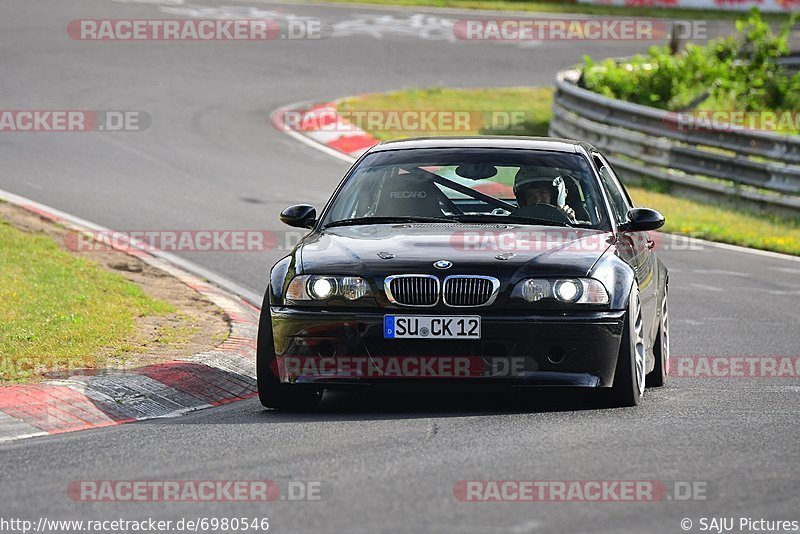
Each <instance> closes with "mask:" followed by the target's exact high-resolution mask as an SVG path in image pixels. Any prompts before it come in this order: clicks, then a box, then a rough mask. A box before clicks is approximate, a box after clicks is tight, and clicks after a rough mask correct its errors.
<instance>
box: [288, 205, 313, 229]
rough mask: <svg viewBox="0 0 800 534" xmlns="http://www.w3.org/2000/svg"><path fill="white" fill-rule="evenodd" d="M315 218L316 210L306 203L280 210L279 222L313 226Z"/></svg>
mask: <svg viewBox="0 0 800 534" xmlns="http://www.w3.org/2000/svg"><path fill="white" fill-rule="evenodd" d="M316 218H317V210H316V209H314V206H309V205H308V204H296V205H294V206H289V207H288V208H286V209H285V210H283V211H282V212H281V222H282V223H283V224H288V225H289V226H294V227H296V228H313V227H314V224H315V223H316V222H317V221H316Z"/></svg>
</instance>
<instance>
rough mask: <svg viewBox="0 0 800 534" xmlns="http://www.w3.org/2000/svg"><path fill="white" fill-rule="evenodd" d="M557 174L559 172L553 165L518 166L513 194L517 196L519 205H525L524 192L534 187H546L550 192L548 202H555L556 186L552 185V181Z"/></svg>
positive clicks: (558, 174)
mask: <svg viewBox="0 0 800 534" xmlns="http://www.w3.org/2000/svg"><path fill="white" fill-rule="evenodd" d="M559 176H560V173H559V172H558V170H557V169H554V168H553V167H537V166H528V167H520V169H519V170H518V171H517V175H516V177H514V196H515V197H516V198H517V203H518V204H519V205H520V206H524V205H526V204H527V202H526V200H525V192H526V191H527V190H528V189H530V188H534V187H536V188H540V187H545V188H547V191H548V192H549V193H550V204H553V203H555V200H556V197H557V195H558V188H557V187H556V186H555V185H553V181H554V180H555V179H556V178H558V177H559Z"/></svg>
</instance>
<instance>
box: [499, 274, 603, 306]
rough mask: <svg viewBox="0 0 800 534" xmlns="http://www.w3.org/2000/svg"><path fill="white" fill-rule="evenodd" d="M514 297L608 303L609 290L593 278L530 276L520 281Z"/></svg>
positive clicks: (576, 302) (565, 301) (573, 302)
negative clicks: (551, 278) (555, 278)
mask: <svg viewBox="0 0 800 534" xmlns="http://www.w3.org/2000/svg"><path fill="white" fill-rule="evenodd" d="M511 297H512V298H521V299H524V300H526V301H528V302H539V301H542V300H555V301H557V302H564V303H566V304H608V302H609V298H608V291H606V288H605V286H603V284H602V283H600V281H598V280H595V279H593V278H560V279H557V280H549V279H543V278H528V279H526V280H522V281H521V282H519V283H518V284H517V285H516V287H515V288H514V291H513V292H512V293H511Z"/></svg>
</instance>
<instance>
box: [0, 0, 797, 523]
mask: <svg viewBox="0 0 800 534" xmlns="http://www.w3.org/2000/svg"><path fill="white" fill-rule="evenodd" d="M170 4H172V5H170ZM222 6H229V7H226V8H224V9H223V8H222ZM230 6H239V9H243V8H252V9H255V10H259V13H260V14H261V16H263V17H278V18H280V17H291V16H299V17H312V18H319V19H322V20H323V21H325V22H326V23H328V24H331V25H334V26H335V27H337V28H339V34H335V35H334V36H333V37H331V38H329V39H325V40H321V41H271V42H267V43H264V42H252V43H235V42H216V43H187V42H138V43H121V42H116V43H109V42H84V41H76V40H71V39H70V38H69V37H68V35H67V32H66V28H67V25H68V23H69V22H70V21H71V20H74V19H81V18H95V19H103V18H109V19H110V18H118V19H119V18H131V19H136V18H159V17H160V18H175V17H182V16H192V15H195V16H196V15H197V14H198V13H200V14H205V15H206V16H223V15H224V14H225V13H226V12H229V11H230V10H231V9H233V8H232V7H230ZM226 9H227V10H228V11H225V10H226ZM236 12H237V13H240V12H241V11H236ZM250 12H251V13H252V11H250ZM263 12H268V13H267V14H264V13H263ZM420 13H428V16H426V17H419V16H417V17H416V18H415V15H418V14H420ZM463 16H464V15H463V14H459V13H455V12H433V11H430V12H426V11H424V10H408V11H405V10H376V9H368V8H360V7H349V8H341V7H331V6H313V5H302V4H273V3H250V4H248V3H246V2H242V1H239V0H229V1H227V2H216V1H213V0H197V2H196V4H193V5H185V4H184V5H181V2H175V1H172V2H167V1H166V0H165V1H163V2H158V1H157V0H144V1H127V2H124V1H121V2H115V1H112V0H75V1H71V2H64V1H55V0H54V1H43V0H4V2H2V4H0V65H2V68H1V69H0V108H2V109H94V110H144V111H146V112H147V113H148V114H149V115H150V117H151V118H152V124H151V125H150V127H149V128H148V129H147V130H145V131H142V132H101V131H97V132H91V133H7V132H6V133H0V162H2V166H1V167H0V189H4V190H7V191H11V192H13V193H16V194H19V195H22V196H25V197H28V198H31V199H34V200H36V201H39V202H42V203H45V204H48V205H50V206H52V207H55V208H57V209H60V210H63V211H66V212H68V213H71V214H74V215H77V216H79V217H82V218H84V219H87V220H90V221H93V222H95V223H98V224H101V225H103V226H106V227H109V228H114V229H120V230H127V229H131V230H132V229H182V230H189V229H211V228H213V229H266V230H270V231H274V232H276V233H277V235H278V237H279V244H280V243H283V242H285V241H284V239H285V238H286V239H290V238H291V234H289V237H286V235H287V234H286V230H287V229H288V227H282V226H281V225H280V223H279V221H278V219H277V214H278V212H279V211H280V209H282V208H283V207H285V206H287V205H289V204H292V203H297V202H309V203H312V204H316V205H318V206H320V205H321V204H322V203H323V202H324V201H325V199H326V198H327V197H328V195H329V193H330V191H331V190H332V189H333V187H334V186H335V185H336V184H337V183H338V180H339V179H340V177H341V175H342V174H343V173H344V171H345V170H346V168H347V165H346V164H345V163H344V162H342V161H339V160H336V159H334V158H331V157H330V156H328V155H326V154H324V153H322V152H319V151H317V150H314V149H313V148H310V147H308V146H306V145H304V144H302V143H299V142H298V141H296V140H295V139H293V138H291V137H289V136H287V135H285V134H284V133H282V132H279V131H276V130H274V129H273V128H272V127H271V126H270V123H269V114H270V112H271V111H273V110H274V109H276V108H278V107H280V106H284V105H286V104H290V103H292V102H298V101H304V100H311V101H324V100H326V99H331V98H336V97H340V96H345V95H350V94H357V93H362V92H371V91H385V90H390V89H395V88H403V87H415V86H431V85H445V86H456V87H479V86H519V85H544V84H549V83H551V81H552V79H553V77H554V75H555V73H556V71H557V70H558V69H559V68H562V67H564V66H568V65H570V64H574V63H577V62H579V61H580V59H581V57H582V55H583V54H586V53H591V54H592V55H594V56H596V57H610V56H625V55H629V54H631V53H635V52H640V51H644V50H646V48H647V46H649V44H651V43H641V42H638V43H637V42H633V43H631V42H628V43H625V42H619V43H615V42H600V43H591V44H589V45H588V46H587V44H586V43H585V42H570V41H561V42H558V41H553V42H546V43H543V44H539V45H538V46H534V47H522V46H518V45H513V44H512V45H509V44H498V43H492V42H482V43H478V42H463V41H457V40H456V41H453V40H449V39H446V38H442V36H443V35H444V36H446V35H447V32H446V31H442V30H441V28H447V27H448V24H450V23H452V21H453V20H457V19H459V18H462V17H463ZM444 19H447V20H444ZM415 21H416V22H415ZM419 21H423V22H424V24H423V25H422V29H420V24H419ZM710 30H711V31H710V33H719V32H725V31H726V27H725V25H721V24H712V25H710ZM654 207H656V208H657V206H654ZM666 242H669V240H667V241H666ZM690 248H691V249H690ZM280 249H281V246H279V247H278V248H277V249H276V250H274V251H271V252H269V253H253V252H249V253H219V252H218V253H192V254H186V255H185V256H186V257H187V258H188V259H190V260H191V261H194V262H196V263H197V264H200V265H201V266H203V267H205V268H207V269H210V270H211V271H213V272H215V273H218V274H219V275H221V276H224V277H226V278H227V279H230V280H232V281H234V282H236V283H238V284H239V285H241V286H243V287H245V288H246V289H247V290H249V291H252V292H255V293H260V292H262V291H263V289H264V287H265V285H266V274H267V270H268V268H269V266H270V265H271V264H272V263H273V262H274V261H275V260H277V259H278V258H280V257H281V255H282V250H280ZM660 253H661V255H662V257H663V258H664V260H665V262H666V263H667V266H668V267H669V268H670V270H671V278H670V290H671V301H670V307H671V309H670V321H671V343H672V354H673V356H757V357H764V356H767V357H768V356H798V354H799V352H798V350H799V349H798V337H799V336H798V332H800V313H798V306H797V300H798V297H800V262H797V261H790V260H787V259H783V258H777V257H773V256H770V255H766V254H753V253H746V252H743V251H740V250H731V249H728V248H719V247H716V246H712V245H701V246H697V245H695V246H693V247H689V246H686V244H685V243H677V244H676V245H674V246H672V247H664V249H663V250H661V252H660ZM585 401H586V399H585V398H583V397H582V396H581V397H575V398H573V397H572V396H565V397H561V396H555V395H548V396H539V395H531V396H530V397H529V398H528V399H525V400H524V401H523V400H521V399H518V398H516V397H509V398H486V397H482V396H476V395H466V396H464V397H461V396H459V395H452V396H449V397H441V396H431V397H428V396H424V397H401V396H396V395H395V396H372V395H370V396H366V395H357V394H345V393H339V394H335V395H332V394H329V395H326V397H325V399H324V400H323V403H322V405H321V408H320V410H319V411H318V413H315V414H313V415H291V414H284V413H278V412H271V411H265V410H263V409H262V408H261V406H260V404H259V403H258V401H257V400H256V399H251V400H248V401H243V402H239V403H235V404H232V405H228V406H225V407H220V408H214V409H209V410H205V411H201V412H197V413H194V414H191V415H188V416H185V417H180V418H174V419H166V420H158V421H150V422H142V423H135V424H129V425H122V426H118V427H113V428H108V429H101V430H92V431H84V432H78V433H72V434H67V435H62V436H52V437H46V438H35V439H30V440H25V441H22V442H18V443H15V444H6V445H2V446H0V466H1V467H0V476H1V479H2V484H1V485H0V517H3V518H26V519H31V520H34V521H36V520H38V519H39V518H40V517H47V518H49V519H117V518H124V519H143V518H147V517H152V518H155V519H159V520H173V521H176V520H179V519H181V518H188V517H191V518H198V517H217V518H222V517H250V518H254V517H269V523H270V531H275V532H350V533H365V534H368V533H376V532H409V533H416V532H435V533H445V532H454V533H455V532H475V533H484V532H486V533H489V532H508V533H524V532H565V533H567V532H681V531H682V529H681V520H682V519H683V518H689V519H691V520H692V521H693V522H694V528H693V529H692V530H693V531H697V530H699V528H700V526H699V521H700V519H701V518H703V517H706V518H711V517H733V518H737V526H738V518H740V517H748V518H753V519H760V518H764V519H769V520H795V521H796V520H799V519H800V517H798V516H800V512H798V510H800V497H799V496H800V461H798V460H800V429H798V425H797V415H796V414H797V413H798V411H800V382H798V379H797V378H794V379H771V378H728V377H722V378H715V379H710V378H673V379H672V381H671V382H670V383H669V385H668V387H666V388H663V389H661V390H657V391H654V390H649V391H648V392H647V394H646V396H645V400H644V402H643V404H642V405H641V406H640V407H638V408H635V409H613V410H608V409H607V410H595V409H587V408H586V406H587V404H588V403H586V402H585ZM132 479H146V480H150V479H153V480H156V479H157V480H194V479H197V480H256V479H273V480H276V481H279V482H280V483H286V482H288V481H319V482H320V483H321V488H322V492H321V497H322V498H321V499H320V500H319V501H298V502H289V501H282V502H275V503H269V504H263V503H262V504H258V503H241V502H239V503H230V502H211V503H204V504H197V503H165V502H136V503H106V502H95V503H82V502H76V501H74V500H73V499H71V498H70V496H69V495H68V493H67V485H68V484H69V482H70V481H74V480H132ZM484 479H488V480H509V479H523V480H533V479H536V480H659V481H663V482H664V483H665V484H666V485H667V486H668V487H669V488H672V483H673V482H675V481H678V482H685V483H697V484H699V485H700V486H701V487H703V488H705V490H706V491H705V497H706V498H705V499H704V500H701V499H690V500H686V501H682V500H678V499H672V500H663V501H659V502H633V503H620V502H596V503H581V502H539V503H530V502H527V503H526V502H523V503H515V502H505V503H498V502H461V501H459V500H458V499H457V498H456V497H455V496H454V492H453V488H454V485H455V484H456V483H458V482H459V481H462V480H484Z"/></svg>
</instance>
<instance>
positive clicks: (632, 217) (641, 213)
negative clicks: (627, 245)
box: [620, 208, 664, 232]
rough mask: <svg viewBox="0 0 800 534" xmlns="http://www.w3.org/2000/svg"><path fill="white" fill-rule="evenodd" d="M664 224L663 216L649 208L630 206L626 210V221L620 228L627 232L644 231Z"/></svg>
mask: <svg viewBox="0 0 800 534" xmlns="http://www.w3.org/2000/svg"><path fill="white" fill-rule="evenodd" d="M662 226H664V216H663V215H661V214H660V213H659V212H657V211H656V210H651V209H650V208H631V209H630V210H628V222H626V223H623V224H621V225H620V230H622V231H627V232H646V231H648V230H656V229H658V228H661V227H662Z"/></svg>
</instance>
